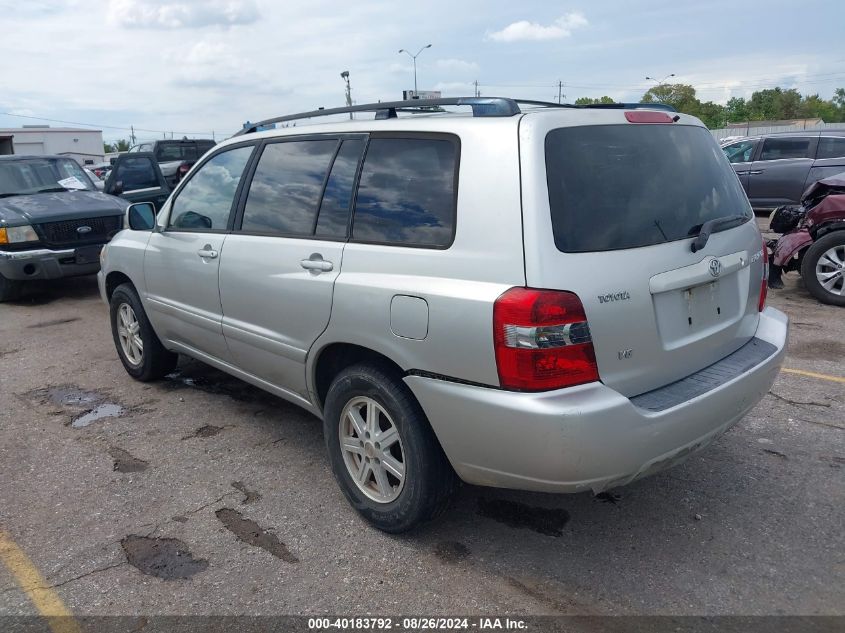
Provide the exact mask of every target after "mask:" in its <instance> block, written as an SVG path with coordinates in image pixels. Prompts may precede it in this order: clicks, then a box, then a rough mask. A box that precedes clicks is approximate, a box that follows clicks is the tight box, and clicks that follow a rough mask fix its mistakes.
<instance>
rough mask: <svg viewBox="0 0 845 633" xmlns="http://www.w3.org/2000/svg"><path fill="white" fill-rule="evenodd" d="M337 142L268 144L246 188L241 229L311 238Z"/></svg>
mask: <svg viewBox="0 0 845 633" xmlns="http://www.w3.org/2000/svg"><path fill="white" fill-rule="evenodd" d="M335 149H337V140H333V139H332V140H323V141H292V142H287V143H271V144H269V145H266V146H265V147H264V152H263V153H262V154H261V159H260V160H259V161H258V167H257V168H256V170H255V176H253V178H252V183H251V184H250V186H249V195H248V196H247V199H246V207H245V208H244V217H243V223H242V225H241V229H242V230H243V231H254V232H259V233H275V234H279V235H312V234H313V233H314V223H315V220H316V218H317V205H318V204H319V203H320V193H322V190H323V182H324V181H325V179H326V174H327V173H328V171H329V165H330V164H331V161H332V156H334V152H335Z"/></svg>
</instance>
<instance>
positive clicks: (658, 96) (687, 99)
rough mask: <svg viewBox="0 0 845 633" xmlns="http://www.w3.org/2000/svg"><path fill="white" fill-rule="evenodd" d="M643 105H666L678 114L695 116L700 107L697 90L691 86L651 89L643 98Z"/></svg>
mask: <svg viewBox="0 0 845 633" xmlns="http://www.w3.org/2000/svg"><path fill="white" fill-rule="evenodd" d="M642 101H643V103H665V104H666V105H670V106H672V107H673V108H675V109H676V110H677V111H678V112H686V113H689V114H694V113H695V110H697V108H698V105H699V103H700V102H699V100H698V99H696V98H695V88H693V87H692V86H690V85H689V84H660V85H659V86H654V88H650V89H649V90H648V91H647V92H646V93H645V94H644V95H643V98H642Z"/></svg>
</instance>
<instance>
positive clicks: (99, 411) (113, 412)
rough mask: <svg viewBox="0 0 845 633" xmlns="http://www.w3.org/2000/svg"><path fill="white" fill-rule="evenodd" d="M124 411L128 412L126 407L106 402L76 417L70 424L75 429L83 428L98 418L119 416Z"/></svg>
mask: <svg viewBox="0 0 845 633" xmlns="http://www.w3.org/2000/svg"><path fill="white" fill-rule="evenodd" d="M124 413H126V409H124V408H123V407H122V406H120V405H119V404H115V403H113V402H104V403H103V404H101V405H98V406H97V407H95V408H93V409H91V410H90V411H88V412H87V413H83V414H82V415H79V416H77V417H75V418H74V419H73V421H72V422H71V423H70V425H71V426H72V427H73V428H75V429H81V428H84V427H86V426H88V425H89V424H91V423H93V422H96V421H97V420H102V419H104V418H119V417H120V416H122V415H123V414H124Z"/></svg>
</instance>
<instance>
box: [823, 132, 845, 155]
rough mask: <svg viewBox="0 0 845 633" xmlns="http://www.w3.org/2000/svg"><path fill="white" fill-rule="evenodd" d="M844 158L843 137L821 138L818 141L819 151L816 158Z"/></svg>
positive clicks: (844, 141)
mask: <svg viewBox="0 0 845 633" xmlns="http://www.w3.org/2000/svg"><path fill="white" fill-rule="evenodd" d="M843 157H845V136H841V137H837V136H822V137H821V138H820V139H819V151H818V153H817V155H816V158H843Z"/></svg>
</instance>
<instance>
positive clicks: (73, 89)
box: [0, 0, 845, 142]
mask: <svg viewBox="0 0 845 633" xmlns="http://www.w3.org/2000/svg"><path fill="white" fill-rule="evenodd" d="M0 23H2V25H3V27H4V28H3V37H2V44H0V81H2V89H0V127H19V126H21V125H31V124H49V125H52V126H54V127H55V126H61V125H63V124H62V123H58V122H50V121H44V120H42V119H55V120H57V121H59V120H60V121H69V122H74V123H87V124H90V126H93V127H96V128H98V129H102V130H103V136H104V138H105V139H106V140H110V141H111V140H115V139H118V138H128V137H129V129H128V128H129V127H130V126H134V127H135V129H136V133H135V134H136V139H137V141H138V142H140V141H142V140H150V139H155V138H163V137H164V136H166V137H168V138H169V137H170V135H171V133H172V134H173V135H174V136H176V137H181V136H183V135H187V136H203V137H204V136H211V134H212V133H213V134H214V136H215V138H216V139H217V140H221V139H222V138H227V137H228V136H231V134H233V133H234V132H235V131H237V130H238V129H240V127H241V125H242V123H243V122H245V121H247V120H250V121H257V120H260V119H262V118H269V117H273V116H279V115H282V114H288V113H293V112H300V111H307V110H313V109H316V108H317V107H321V106H323V107H327V108H329V107H336V106H342V105H344V90H345V84H344V82H343V80H342V78H341V77H340V73H341V71H345V70H348V71H349V73H350V82H351V86H352V98H353V100H354V101H355V102H356V103H371V102H375V101H379V100H382V101H385V100H395V99H400V98H401V96H402V91H403V90H408V89H413V87H414V73H413V65H412V61H411V58H410V57H409V56H407V55H406V54H403V53H399V52H398V51H399V49H403V48H404V49H408V50H410V51H411V52H412V53H416V52H417V51H418V50H419V49H420V48H422V47H423V46H425V45H427V44H431V45H432V46H431V48H428V49H425V50H423V51H422V53H421V54H420V55H419V57H418V58H417V80H418V85H419V89H420V90H440V91H441V92H442V93H443V96H467V95H472V94H473V93H474V90H475V86H474V85H473V82H475V81H478V83H479V91H480V92H481V94H482V95H485V96H513V97H522V98H530V99H540V100H555V101H556V100H557V98H558V92H559V86H558V84H559V82H562V83H563V87H562V89H561V90H560V92H561V93H562V94H563V100H564V101H574V100H575V99H576V98H578V97H584V96H587V97H599V96H602V95H609V96H611V97H613V98H614V99H616V100H618V101H638V100H639V99H640V97H641V96H642V94H643V93H644V92H645V91H646V90H647V89H648V88H649V86H650V85H653V83H654V82H651V81H647V80H646V79H645V78H646V77H647V76H651V77H655V78H656V79H658V80H662V79H663V78H664V77H666V76H667V75H669V74H670V73H674V74H675V77H673V78H670V80H671V81H676V82H681V83H689V84H692V85H693V86H694V87H695V88H696V89H697V91H698V97H699V98H700V99H702V100H705V101H706V100H712V101H716V102H718V103H724V102H726V101H727V99H729V98H730V97H732V96H742V97H746V98H747V97H750V96H751V93H752V92H754V91H755V90H760V89H763V88H771V87H775V86H782V87H785V88H796V89H797V90H799V91H800V92H801V93H803V94H815V93H818V94H819V95H820V96H821V97H823V98H830V97H831V96H832V94H833V91H834V90H835V89H836V88H838V87H845V38H843V37H842V36H841V28H842V25H843V24H845V2H841V0H826V1H822V0H804V1H803V2H801V3H798V2H795V1H794V0H745V1H744V2H736V0H730V1H713V2H707V1H706V0H701V1H698V2H684V1H683V0H671V1H669V0H629V1H627V2H626V1H623V0H593V1H592V2H587V1H572V2H549V1H533V0H521V1H520V2H513V0H505V1H500V0H485V1H478V2H474V1H473V2H471V1H467V0H464V1H460V2H459V1H457V0H426V1H425V2H400V1H398V0H347V1H345V2H339V1H335V0H308V1H307V2H301V1H299V0H285V1H284V2H281V1H272V0H175V1H168V0H106V1H102V2H101V1H98V0H82V1H80V0H66V1H64V2H59V1H52V0H0ZM12 115H16V116H12ZM26 117H39V118H26Z"/></svg>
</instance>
